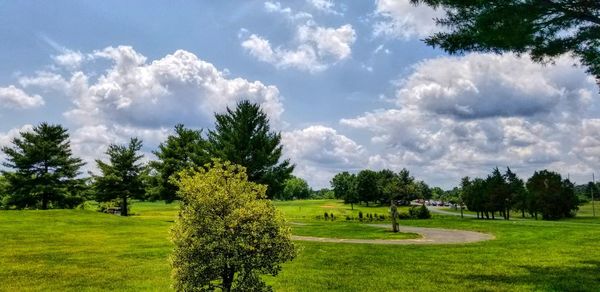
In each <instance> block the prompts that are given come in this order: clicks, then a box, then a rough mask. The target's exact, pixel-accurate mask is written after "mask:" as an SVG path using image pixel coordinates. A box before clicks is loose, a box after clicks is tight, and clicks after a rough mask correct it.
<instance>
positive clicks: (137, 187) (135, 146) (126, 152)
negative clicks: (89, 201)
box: [94, 138, 146, 216]
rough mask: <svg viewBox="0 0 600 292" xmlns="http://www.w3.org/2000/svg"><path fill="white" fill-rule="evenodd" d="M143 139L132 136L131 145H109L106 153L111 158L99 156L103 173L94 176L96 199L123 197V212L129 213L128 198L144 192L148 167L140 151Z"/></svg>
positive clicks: (122, 213)
mask: <svg viewBox="0 0 600 292" xmlns="http://www.w3.org/2000/svg"><path fill="white" fill-rule="evenodd" d="M141 148H142V141H141V140H139V139H137V138H132V139H131V140H130V142H129V145H115V144H111V145H109V146H108V150H107V151H106V154H107V155H108V156H109V162H108V163H105V162H102V161H100V160H96V164H97V165H98V168H99V169H100V171H101V172H102V176H95V177H94V178H95V188H96V200H97V201H99V202H107V201H111V200H115V199H119V200H120V201H121V215H122V216H127V215H128V207H129V204H128V201H127V200H128V199H132V198H141V197H143V196H144V193H145V192H144V183H143V179H142V175H143V172H144V171H145V170H146V167H145V166H144V165H143V163H140V160H141V159H142V158H143V157H144V156H143V155H140V154H138V152H139V151H140V149H141Z"/></svg>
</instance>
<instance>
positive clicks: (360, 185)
mask: <svg viewBox="0 0 600 292" xmlns="http://www.w3.org/2000/svg"><path fill="white" fill-rule="evenodd" d="M377 179H378V175H377V172H375V171H372V170H369V169H365V170H361V171H360V172H359V173H358V175H357V176H356V192H357V194H358V198H359V201H362V202H365V203H366V204H367V206H369V202H373V201H375V200H377V198H379V188H378V185H377Z"/></svg>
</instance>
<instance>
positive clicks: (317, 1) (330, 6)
mask: <svg viewBox="0 0 600 292" xmlns="http://www.w3.org/2000/svg"><path fill="white" fill-rule="evenodd" d="M307 2H308V3H309V4H310V5H312V6H313V7H314V8H315V9H317V10H319V11H321V12H324V13H327V14H334V15H344V14H343V13H341V12H339V11H336V10H335V3H334V2H333V1H332V0H307Z"/></svg>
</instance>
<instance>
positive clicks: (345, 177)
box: [330, 171, 359, 210]
mask: <svg viewBox="0 0 600 292" xmlns="http://www.w3.org/2000/svg"><path fill="white" fill-rule="evenodd" d="M330 183H331V188H332V189H333V192H334V194H335V197H336V198H338V199H343V200H344V203H346V204H350V207H351V208H352V210H354V204H357V203H358V202H359V197H358V192H357V189H356V175H354V174H350V173H348V172H347V171H344V172H341V173H338V174H336V175H335V176H334V177H333V178H332V179H331V182H330Z"/></svg>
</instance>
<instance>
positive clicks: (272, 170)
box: [0, 101, 308, 215]
mask: <svg viewBox="0 0 600 292" xmlns="http://www.w3.org/2000/svg"><path fill="white" fill-rule="evenodd" d="M215 120H216V121H215V127H214V129H212V130H208V131H207V133H206V135H204V134H203V130H202V129H201V130H195V129H189V128H186V127H185V126H184V125H182V124H179V125H176V126H175V131H174V133H173V134H172V135H170V136H168V138H167V139H166V141H164V142H162V143H161V144H160V145H159V147H158V149H157V150H155V151H153V154H154V155H155V156H156V158H157V159H156V160H154V161H151V162H149V163H144V156H143V154H142V152H141V149H142V145H143V143H142V140H140V139H138V138H131V139H130V141H129V143H127V144H124V145H121V144H111V145H108V147H107V150H106V153H105V154H106V156H107V157H108V160H106V161H103V160H99V159H98V160H96V161H95V162H96V166H97V169H98V170H99V173H97V174H96V173H90V176H88V177H83V173H82V171H81V169H82V167H83V166H84V165H85V163H84V162H83V161H82V159H81V158H78V157H75V156H74V155H73V153H72V150H71V145H70V139H69V134H68V131H67V129H65V128H64V127H63V126H61V125H52V124H48V123H41V124H39V125H38V126H36V127H34V128H33V130H32V131H27V132H22V133H20V136H19V137H16V138H14V139H13V140H12V145H10V146H5V147H3V148H2V152H4V154H5V156H6V160H5V161H4V162H3V163H2V164H3V166H4V167H5V169H4V170H3V171H2V176H1V179H0V206H1V207H3V208H14V209H23V208H35V209H48V208H74V207H76V206H78V205H80V204H81V203H83V202H84V201H86V200H90V199H95V200H97V201H98V202H114V203H115V204H117V205H118V207H119V208H120V212H121V214H122V215H127V214H128V208H129V204H130V200H131V199H149V200H165V201H167V202H172V201H174V200H177V199H179V197H178V192H177V191H178V186H177V183H176V181H177V178H178V177H177V176H178V174H179V173H180V172H181V171H182V170H185V169H189V168H198V167H202V166H204V165H206V164H208V163H211V162H212V160H213V159H220V160H222V161H229V162H231V163H234V164H236V165H240V166H243V167H245V169H246V173H247V175H248V180H249V181H252V182H254V183H258V184H262V185H266V186H268V187H267V190H266V196H267V197H268V198H274V197H275V196H276V195H278V194H285V193H287V194H290V193H293V194H295V195H296V196H298V195H297V194H300V196H305V195H306V194H305V189H306V188H307V186H308V185H307V184H306V182H304V184H302V182H298V180H292V181H291V182H288V183H287V185H286V181H288V180H289V179H290V178H292V176H291V173H292V171H293V169H294V165H292V164H291V163H290V161H289V160H283V159H281V155H282V145H281V134H280V133H278V132H274V131H271V129H270V125H269V119H268V117H267V115H266V114H265V113H264V112H263V111H262V109H261V108H260V106H259V105H257V104H254V103H251V102H249V101H241V102H239V103H238V104H237V106H236V107H235V108H234V109H230V108H229V107H228V108H227V109H226V111H225V112H224V113H221V114H215ZM299 184H300V186H298V185H299ZM286 188H287V192H286V191H284V189H286Z"/></svg>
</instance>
